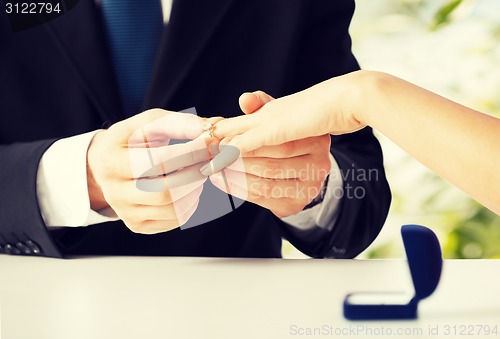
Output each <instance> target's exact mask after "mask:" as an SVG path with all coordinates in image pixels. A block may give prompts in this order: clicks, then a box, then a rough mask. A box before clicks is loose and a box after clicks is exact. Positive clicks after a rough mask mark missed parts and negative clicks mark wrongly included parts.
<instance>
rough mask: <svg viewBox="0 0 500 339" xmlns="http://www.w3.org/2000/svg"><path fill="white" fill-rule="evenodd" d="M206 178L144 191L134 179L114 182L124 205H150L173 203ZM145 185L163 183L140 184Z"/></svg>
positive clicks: (201, 183) (200, 184)
mask: <svg viewBox="0 0 500 339" xmlns="http://www.w3.org/2000/svg"><path fill="white" fill-rule="evenodd" d="M141 180H144V181H146V180H152V181H157V180H158V181H160V180H165V179H164V178H155V179H141ZM205 181H206V178H205V177H204V178H203V179H202V180H199V181H195V182H192V183H190V184H187V185H184V186H181V187H177V188H172V189H169V190H165V191H160V190H157V191H144V190H141V189H138V188H137V186H138V185H137V182H136V181H135V180H129V181H128V182H125V181H122V182H119V183H116V184H115V186H116V187H117V188H116V191H118V190H119V191H120V192H122V193H121V195H120V199H121V201H122V204H126V205H132V206H135V205H151V206H165V205H170V204H173V203H174V202H176V201H178V200H179V199H182V198H183V197H184V196H186V195H188V194H190V193H191V192H192V191H194V190H196V189H199V188H200V187H203V184H204V183H205ZM141 185H143V186H146V188H148V187H151V186H155V185H162V186H163V187H165V186H166V185H165V184H155V183H143V184H141ZM118 187H119V189H118Z"/></svg>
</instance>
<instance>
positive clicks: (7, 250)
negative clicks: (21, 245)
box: [5, 244, 21, 254]
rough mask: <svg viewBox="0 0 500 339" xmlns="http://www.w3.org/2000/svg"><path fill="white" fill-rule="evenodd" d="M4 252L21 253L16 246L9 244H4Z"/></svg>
mask: <svg viewBox="0 0 500 339" xmlns="http://www.w3.org/2000/svg"><path fill="white" fill-rule="evenodd" d="M5 253H7V254H21V251H19V250H18V249H17V248H15V247H14V246H12V245H11V244H7V245H5Z"/></svg>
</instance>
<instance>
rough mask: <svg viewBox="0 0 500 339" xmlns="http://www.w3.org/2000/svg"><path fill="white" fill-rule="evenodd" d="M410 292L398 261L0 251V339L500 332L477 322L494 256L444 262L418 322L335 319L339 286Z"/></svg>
mask: <svg viewBox="0 0 500 339" xmlns="http://www.w3.org/2000/svg"><path fill="white" fill-rule="evenodd" d="M411 288H412V285H411V279H410V275H409V271H408V268H407V266H406V262H405V261H402V260H366V261H362V260H268V259H260V260H259V259H218V258H168V257H163V258H156V257H153V258H137V257H100V258H80V259H71V260H58V259H47V258H31V257H12V256H0V305H1V306H0V317H1V325H0V328H1V333H2V336H1V338H2V339H31V338H34V339H80V338H89V339H90V338H92V339H97V338H106V339H110V338H120V339H127V338H147V339H154V338H175V339H177V338H196V339H198V338H375V337H377V338H380V337H385V336H384V335H382V334H386V335H387V334H391V333H392V335H390V336H392V337H394V338H463V337H468V338H477V337H485V338H500V334H497V335H494V334H490V335H485V333H484V332H483V331H482V330H479V326H481V325H482V326H486V325H488V326H490V327H494V326H497V328H498V331H499V332H500V261H487V260H476V261H465V260H462V261H458V260H456V261H445V263H444V269H443V275H442V279H441V283H440V285H439V287H438V290H437V291H436V292H435V293H434V294H433V295H432V296H431V297H429V298H428V299H426V300H424V301H422V302H421V303H420V308H419V309H420V311H419V319H418V320H415V321H396V322H387V321H386V322H375V321H372V322H350V321H347V320H345V319H344V318H343V316H342V301H343V298H344V296H345V295H346V294H347V293H348V292H353V291H397V290H411ZM471 326H472V327H471ZM473 327H474V333H473V334H474V335H460V334H461V333H460V332H462V334H464V333H465V334H469V333H472V332H470V329H471V328H473ZM430 329H431V330H430ZM464 329H465V331H462V330H464ZM436 330H437V331H438V332H437V333H436ZM307 331H313V332H307ZM314 331H316V332H314ZM369 331H371V333H370V332H369ZM398 331H403V333H400V332H398ZM429 331H431V333H429ZM478 331H480V333H479V332H478ZM307 333H310V334H311V333H312V334H316V335H307Z"/></svg>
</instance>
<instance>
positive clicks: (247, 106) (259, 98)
mask: <svg viewBox="0 0 500 339" xmlns="http://www.w3.org/2000/svg"><path fill="white" fill-rule="evenodd" d="M272 100H274V98H273V97H272V96H270V95H269V94H267V93H265V92H263V91H255V92H253V93H243V94H242V95H241V96H240V98H239V104H240V108H241V110H242V111H243V113H245V114H252V113H254V112H255V111H257V110H258V109H260V108H261V107H262V106H264V105H265V104H267V103H268V102H270V101H272Z"/></svg>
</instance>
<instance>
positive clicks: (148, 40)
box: [102, 0, 163, 116]
mask: <svg viewBox="0 0 500 339" xmlns="http://www.w3.org/2000/svg"><path fill="white" fill-rule="evenodd" d="M102 13H103V17H104V25H105V28H106V33H107V37H108V43H109V48H110V52H111V58H112V61H113V68H114V71H115V75H116V79H117V81H118V86H119V89H120V95H121V98H122V103H123V108H124V111H125V114H126V115H127V116H130V115H133V114H136V113H138V112H139V111H140V110H141V106H142V103H143V101H144V96H145V94H146V90H147V88H148V85H149V82H150V79H151V73H152V70H153V64H154V61H155V57H156V53H157V50H158V47H159V44H160V38H161V34H162V30H163V17H162V9H161V1H160V0H103V1H102Z"/></svg>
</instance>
